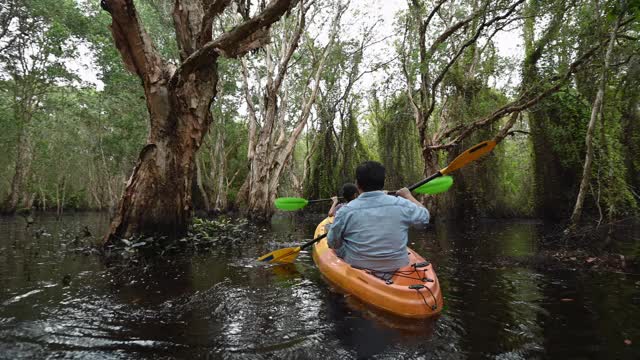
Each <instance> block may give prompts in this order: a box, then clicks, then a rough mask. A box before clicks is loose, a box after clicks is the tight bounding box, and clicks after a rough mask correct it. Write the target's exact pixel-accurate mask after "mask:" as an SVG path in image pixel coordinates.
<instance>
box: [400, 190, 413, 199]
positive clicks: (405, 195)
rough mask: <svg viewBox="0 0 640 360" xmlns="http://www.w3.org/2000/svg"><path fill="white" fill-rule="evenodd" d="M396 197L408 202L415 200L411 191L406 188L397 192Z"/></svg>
mask: <svg viewBox="0 0 640 360" xmlns="http://www.w3.org/2000/svg"><path fill="white" fill-rule="evenodd" d="M396 195H398V196H400V197H403V198H405V199H407V200H411V199H412V198H413V195H411V191H409V189H407V188H406V187H403V188H402V189H400V190H398V191H396Z"/></svg>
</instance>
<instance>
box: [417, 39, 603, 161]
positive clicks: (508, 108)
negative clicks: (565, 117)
mask: <svg viewBox="0 0 640 360" xmlns="http://www.w3.org/2000/svg"><path fill="white" fill-rule="evenodd" d="M607 42H608V40H607V41H605V43H607ZM602 45H603V44H598V45H596V46H594V47H592V48H591V49H589V51H587V52H585V53H584V54H582V56H580V57H579V58H578V59H576V60H575V61H574V62H573V63H571V65H569V68H568V69H567V71H566V72H565V73H564V74H563V75H562V77H561V78H560V80H558V81H557V82H556V84H554V85H553V86H551V87H550V88H548V89H546V90H545V91H542V92H540V93H539V94H538V95H537V96H535V97H533V98H530V99H527V98H525V97H524V96H521V97H520V98H519V99H518V100H516V101H513V102H511V103H509V104H507V105H505V106H503V107H501V108H500V109H498V110H496V111H494V112H493V113H492V114H491V115H489V116H487V117H485V118H482V119H480V120H476V121H474V122H473V123H471V124H468V125H459V126H456V127H454V128H452V129H450V130H448V131H446V132H444V133H443V134H442V135H441V136H440V137H439V138H438V139H436V140H437V141H435V142H434V143H438V142H441V141H442V140H443V139H447V138H449V137H451V136H452V135H453V134H455V133H458V135H457V136H456V137H455V138H453V139H452V140H451V141H449V142H448V143H446V144H437V145H433V146H430V147H429V148H430V149H432V150H444V149H448V148H451V147H453V146H455V145H456V144H457V143H459V142H460V141H461V140H463V139H465V138H466V137H467V136H469V135H470V134H472V133H473V132H474V131H475V130H476V129H479V128H482V127H485V126H487V125H490V124H492V123H493V122H495V121H496V120H498V119H500V118H502V117H503V116H506V115H508V114H511V113H513V112H520V111H523V110H525V109H528V108H530V107H532V106H533V105H535V104H537V103H539V102H540V101H541V100H543V99H544V98H546V97H547V96H549V95H551V94H553V93H555V92H556V91H558V90H559V89H560V88H561V87H562V86H563V85H564V84H565V83H566V82H567V81H569V79H571V76H572V75H573V74H574V73H576V72H577V71H578V69H579V67H580V66H581V65H582V64H584V63H585V62H586V60H587V59H589V58H590V57H591V56H593V54H594V53H595V52H596V51H597V50H598V49H599V48H600V47H601V46H602Z"/></svg>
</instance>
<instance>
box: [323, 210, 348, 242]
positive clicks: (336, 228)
mask: <svg viewBox="0 0 640 360" xmlns="http://www.w3.org/2000/svg"><path fill="white" fill-rule="evenodd" d="M344 224H345V215H344V212H343V211H339V212H338V213H337V214H336V217H335V218H334V220H333V224H332V225H331V227H330V228H329V233H328V234H327V244H328V245H329V247H330V248H332V249H337V248H339V247H341V246H342V239H343V237H342V236H343V233H344Z"/></svg>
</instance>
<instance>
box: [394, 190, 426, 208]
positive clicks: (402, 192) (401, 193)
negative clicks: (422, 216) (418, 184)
mask: <svg viewBox="0 0 640 360" xmlns="http://www.w3.org/2000/svg"><path fill="white" fill-rule="evenodd" d="M396 195H397V196H400V197H403V198H405V199H407V200H409V201H411V202H412V203H414V204H416V205H418V206H422V207H424V205H423V204H422V203H421V202H420V201H418V200H416V198H414V197H413V195H411V191H409V189H407V188H406V187H403V188H402V189H400V190H398V191H396Z"/></svg>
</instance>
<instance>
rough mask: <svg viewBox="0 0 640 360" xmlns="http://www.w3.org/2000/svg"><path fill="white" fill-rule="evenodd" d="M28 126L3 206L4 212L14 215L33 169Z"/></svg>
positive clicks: (21, 139)
mask: <svg viewBox="0 0 640 360" xmlns="http://www.w3.org/2000/svg"><path fill="white" fill-rule="evenodd" d="M28 132H29V130H28V126H27V125H24V127H23V129H22V131H21V133H20V139H19V143H18V152H17V154H16V164H15V173H14V174H13V179H12V181H11V190H10V192H9V194H8V196H7V198H6V199H5V202H4V204H3V206H2V213H3V214H6V215H13V214H14V213H15V212H16V210H17V208H18V204H19V203H20V199H22V197H23V195H24V187H25V185H26V181H27V177H28V176H29V171H30V169H31V160H32V157H33V156H32V151H31V143H30V141H29V133H28Z"/></svg>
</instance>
